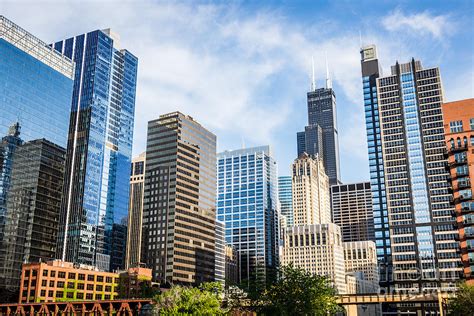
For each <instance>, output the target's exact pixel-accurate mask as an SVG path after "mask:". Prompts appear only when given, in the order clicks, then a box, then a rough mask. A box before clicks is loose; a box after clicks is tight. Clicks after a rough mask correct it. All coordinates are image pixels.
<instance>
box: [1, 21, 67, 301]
mask: <svg viewBox="0 0 474 316" xmlns="http://www.w3.org/2000/svg"><path fill="white" fill-rule="evenodd" d="M73 71H74V64H73V62H72V61H71V60H70V59H69V58H67V57H66V56H64V55H62V54H60V53H57V52H55V51H53V50H52V49H51V48H50V47H48V45H47V44H45V43H44V42H42V41H41V40H39V39H38V38H36V37H35V36H33V35H32V34H30V33H28V32H27V31H25V30H24V29H22V28H21V27H19V26H18V25H16V24H14V23H13V22H11V21H9V20H8V19H6V18H5V17H3V16H0V95H1V96H2V97H1V98H0V135H1V136H0V137H1V141H0V292H1V295H2V301H4V302H6V301H9V300H10V299H11V297H10V293H12V292H13V291H15V290H17V289H18V288H19V285H20V284H19V279H20V275H21V263H22V262H24V261H25V260H26V261H32V260H39V259H40V258H41V259H42V260H43V259H44V260H45V259H48V258H51V255H52V253H54V251H55V241H54V238H55V237H54V236H55V235H56V231H55V230H56V229H57V215H58V213H59V208H58V201H59V200H60V199H61V190H62V181H63V175H62V171H63V170H64V161H63V160H64V156H63V155H64V148H66V144H67V136H68V135H67V132H68V123H69V115H70V105H71V96H72V86H73ZM5 290H6V291H7V292H4V291H5ZM10 290H11V291H10ZM15 299H16V298H15Z"/></svg>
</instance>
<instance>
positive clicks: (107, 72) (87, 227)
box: [53, 30, 138, 271]
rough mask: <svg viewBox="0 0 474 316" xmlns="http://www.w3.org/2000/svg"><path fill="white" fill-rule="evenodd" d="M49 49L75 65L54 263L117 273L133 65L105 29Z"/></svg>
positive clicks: (125, 200) (126, 191)
mask: <svg viewBox="0 0 474 316" xmlns="http://www.w3.org/2000/svg"><path fill="white" fill-rule="evenodd" d="M53 48H54V49H55V50H56V51H58V52H61V53H63V54H64V55H66V56H68V57H69V58H71V59H72V60H73V61H74V62H75V65H76V67H75V73H74V91H73V95H72V103H71V105H70V107H71V116H70V120H69V122H70V124H69V140H68V146H67V155H66V177H65V184H64V194H63V196H64V199H63V203H62V206H61V208H62V209H61V217H60V222H61V224H60V233H59V238H58V250H57V257H58V258H60V259H61V260H63V261H69V262H74V263H78V264H86V265H92V266H96V267H98V268H99V269H101V270H106V271H109V270H110V271H111V270H115V269H118V268H123V266H124V256H123V255H122V254H120V255H119V256H118V257H117V256H116V255H115V254H114V252H115V251H116V250H117V249H113V247H117V245H125V242H126V240H125V239H124V240H118V239H117V238H121V237H123V236H126V233H124V230H125V229H126V225H125V224H126V220H127V216H128V197H129V188H130V184H129V176H130V162H131V154H132V140H133V120H134V115H135V89H136V77H137V66H138V60H137V58H136V57H135V56H133V55H132V54H131V53H130V52H129V51H127V50H125V49H120V48H118V37H117V36H116V35H115V34H113V33H112V32H111V31H110V30H103V31H101V30H96V31H93V32H90V33H87V34H82V35H78V36H76V37H71V38H68V39H66V40H63V41H60V42H57V43H55V44H54V45H53ZM120 249H122V248H120ZM120 258H122V259H120Z"/></svg>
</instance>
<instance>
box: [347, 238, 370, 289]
mask: <svg viewBox="0 0 474 316" xmlns="http://www.w3.org/2000/svg"><path fill="white" fill-rule="evenodd" d="M343 247H344V263H345V268H346V272H347V273H359V277H358V278H359V279H361V280H365V281H367V282H369V283H372V286H368V287H367V286H365V287H364V288H370V293H376V292H378V284H379V271H378V266H377V252H376V251H377V250H376V246H375V243H374V242H373V241H370V240H367V241H351V242H345V243H343ZM358 293H367V292H358Z"/></svg>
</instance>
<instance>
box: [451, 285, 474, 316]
mask: <svg viewBox="0 0 474 316" xmlns="http://www.w3.org/2000/svg"><path fill="white" fill-rule="evenodd" d="M473 311H474V285H467V284H462V285H460V286H459V289H458V291H457V292H456V297H454V298H452V299H450V300H449V302H448V315H472V312H473Z"/></svg>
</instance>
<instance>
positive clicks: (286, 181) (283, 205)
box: [278, 176, 293, 226]
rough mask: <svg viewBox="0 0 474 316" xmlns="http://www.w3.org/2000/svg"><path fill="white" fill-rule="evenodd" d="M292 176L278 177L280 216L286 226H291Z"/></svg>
mask: <svg viewBox="0 0 474 316" xmlns="http://www.w3.org/2000/svg"><path fill="white" fill-rule="evenodd" d="M292 192H293V191H292V176H280V177H278V200H279V201H280V214H281V216H282V217H284V219H285V222H286V226H293V193H292Z"/></svg>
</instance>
